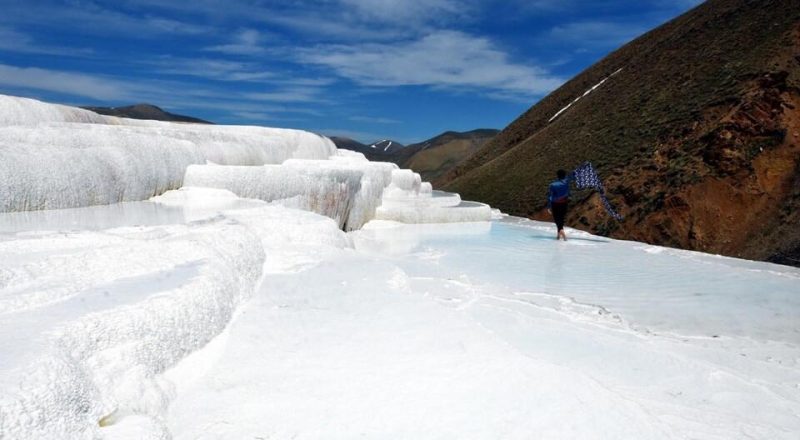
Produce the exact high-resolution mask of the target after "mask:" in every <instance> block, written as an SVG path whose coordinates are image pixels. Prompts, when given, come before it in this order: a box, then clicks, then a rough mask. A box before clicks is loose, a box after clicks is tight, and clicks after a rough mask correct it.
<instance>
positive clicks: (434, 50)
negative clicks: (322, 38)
mask: <svg viewBox="0 0 800 440" xmlns="http://www.w3.org/2000/svg"><path fill="white" fill-rule="evenodd" d="M300 59H301V60H302V61H305V62H307V63H312V64H318V65H323V66H327V67H329V68H331V69H333V70H334V71H335V72H336V73H337V74H339V75H341V76H342V77H345V78H349V79H351V80H353V81H355V82H358V83H360V84H363V85H367V86H402V85H425V86H434V87H447V88H452V87H459V88H464V87H467V88H477V89H486V90H487V91H503V92H509V93H515V94H522V95H526V96H535V95H542V94H545V93H547V92H549V91H551V90H553V89H554V88H556V87H557V86H559V85H560V84H561V83H562V80H561V79H560V78H557V77H554V76H552V75H550V74H548V73H547V72H546V71H545V70H543V69H541V68H538V67H535V66H530V65H526V64H522V63H515V62H513V61H512V60H511V59H510V57H509V56H508V54H506V53H505V52H503V51H501V50H500V49H498V48H497V47H495V46H494V45H493V44H492V42H491V41H490V40H488V39H487V38H482V37H474V36H471V35H468V34H465V33H462V32H457V31H437V32H434V33H431V34H429V35H427V36H425V37H423V38H421V39H417V40H412V41H408V42H404V43H400V44H363V45H354V46H344V45H331V46H320V47H317V48H314V49H308V50H304V51H302V52H301V53H300Z"/></svg>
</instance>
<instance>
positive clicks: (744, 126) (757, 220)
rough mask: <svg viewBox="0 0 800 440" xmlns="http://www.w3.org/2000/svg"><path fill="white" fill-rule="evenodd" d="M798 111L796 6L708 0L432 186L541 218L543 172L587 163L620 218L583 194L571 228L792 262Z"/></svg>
mask: <svg viewBox="0 0 800 440" xmlns="http://www.w3.org/2000/svg"><path fill="white" fill-rule="evenodd" d="M620 69H621V70H620ZM615 72H617V73H616V74H614V73H615ZM612 74H613V76H611V75H612ZM609 76H611V77H610V78H609ZM605 78H608V79H607V81H605V82H604V83H602V84H601V85H599V86H598V87H597V88H596V89H595V90H594V91H592V92H591V93H589V94H588V95H586V96H583V97H582V98H581V99H580V100H578V101H577V102H574V104H572V105H571V106H570V107H569V108H568V109H566V110H565V111H563V112H562V113H560V114H559V115H558V117H557V118H555V119H554V120H553V121H552V122H549V120H550V119H551V118H552V117H553V116H554V115H556V114H557V113H558V112H559V110H561V109H563V108H564V107H566V106H567V105H568V104H570V103H571V102H573V101H574V100H575V98H577V97H579V96H581V95H583V94H584V92H585V91H587V90H589V89H590V88H592V87H593V86H595V85H597V84H598V83H600V82H601V81H602V80H603V79H605ZM798 112H800V2H798V0H760V1H753V0H709V1H707V2H706V3H704V4H702V5H700V6H698V7H697V8H695V9H694V10H692V11H690V12H688V13H686V14H684V15H683V16H681V17H678V18H677V19H675V20H673V21H671V22H669V23H667V24H665V25H663V26H661V27H659V28H657V29H655V30H653V31H651V32H648V33H647V34H645V35H643V36H642V37H640V38H638V39H636V40H634V41H633V42H631V43H629V44H627V45H625V46H624V47H622V48H621V49H619V50H617V51H616V52H614V53H612V54H610V55H608V56H607V57H606V58H604V59H603V60H601V61H600V62H598V63H597V64H595V65H594V66H592V67H590V68H589V69H587V70H586V71H584V72H582V73H581V74H579V75H578V76H576V77H575V78H573V79H572V80H571V81H569V82H568V83H566V84H565V85H564V86H562V87H561V88H559V89H558V90H556V91H555V92H553V93H552V94H550V95H549V96H547V97H546V98H544V99H543V100H542V101H541V102H539V103H538V104H536V105H535V106H533V107H532V108H531V109H530V110H528V111H527V112H526V113H525V114H523V115H522V116H521V117H520V118H518V119H517V120H516V121H514V122H513V123H512V124H511V125H509V126H508V127H507V128H506V129H505V130H503V131H502V132H501V133H500V134H499V135H498V136H496V137H495V138H494V139H493V140H492V141H491V142H489V143H487V145H486V146H484V147H483V148H482V149H480V150H479V151H478V152H476V153H475V154H474V155H472V156H471V157H470V158H468V159H467V160H466V161H464V162H463V163H462V165H460V166H458V167H457V168H456V169H454V170H452V171H451V172H450V173H448V174H447V175H445V176H443V177H442V178H440V179H438V180H437V181H435V182H434V183H435V184H438V186H444V187H445V188H446V189H449V190H453V191H458V192H460V193H461V194H462V196H464V197H465V198H469V199H476V200H480V201H484V202H487V203H490V204H492V205H494V206H495V207H498V208H500V209H502V210H503V211H506V212H509V213H512V214H516V215H522V216H530V217H534V218H539V219H548V216H547V215H546V212H545V211H544V209H543V208H544V205H545V201H546V200H545V196H546V189H547V184H548V183H549V182H550V181H551V180H552V176H553V174H554V171H555V170H556V169H557V168H565V169H570V168H574V167H575V166H577V165H579V164H580V163H582V162H583V161H585V160H590V161H592V162H593V163H594V165H595V166H596V167H597V168H598V169H599V171H600V173H601V176H602V177H603V178H604V180H605V184H606V188H607V189H608V191H609V192H610V194H611V199H612V202H613V203H614V204H615V205H617V206H618V207H619V208H620V211H621V212H622V213H623V214H624V215H625V216H626V220H625V221H624V222H622V223H617V222H615V221H613V220H610V219H609V217H608V216H607V215H605V214H604V213H603V211H602V208H601V206H600V205H599V201H598V198H597V196H596V195H595V194H593V193H591V192H580V193H576V194H575V195H574V197H573V200H574V203H573V208H572V210H571V213H570V216H569V217H568V221H569V222H570V223H571V224H573V225H575V226H578V227H582V228H584V229H589V230H592V231H594V232H598V233H601V234H606V235H611V236H613V237H617V238H626V239H634V240H640V241H645V242H650V243H656V244H663V245H668V246H674V247H681V248H686V249H695V250H701V251H706V252H716V253H722V254H726V255H733V256H741V257H745V258H752V259H769V260H772V261H776V262H782V263H789V264H800V134H799V132H800V123H798V121H800V116H799V115H798Z"/></svg>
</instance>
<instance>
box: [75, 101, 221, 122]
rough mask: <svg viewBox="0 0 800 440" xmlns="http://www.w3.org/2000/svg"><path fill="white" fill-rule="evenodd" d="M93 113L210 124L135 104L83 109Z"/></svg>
mask: <svg viewBox="0 0 800 440" xmlns="http://www.w3.org/2000/svg"><path fill="white" fill-rule="evenodd" d="M83 108H85V109H86V110H91V111H93V112H95V113H100V114H101V115H107V116H119V117H122V118H130V119H148V120H153V121H171V122H192V123H195V124H211V122H208V121H204V120H202V119H198V118H193V117H191V116H183V115H176V114H174V113H170V112H167V111H164V110H162V109H161V108H159V107H156V106H154V105H152V104H135V105H129V106H126V107H83Z"/></svg>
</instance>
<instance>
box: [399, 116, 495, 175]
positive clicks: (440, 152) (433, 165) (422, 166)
mask: <svg viewBox="0 0 800 440" xmlns="http://www.w3.org/2000/svg"><path fill="white" fill-rule="evenodd" d="M499 132H500V130H495V129H486V128H484V129H478V130H472V131H468V132H463V133H460V132H455V131H447V132H444V133H442V134H440V135H438V136H435V137H433V138H431V139H428V140H427V141H424V142H420V143H418V144H413V145H409V146H407V147H406V148H405V149H403V150H402V151H399V152H398V154H397V158H396V160H395V161H394V162H395V163H397V164H398V165H399V166H400V167H401V168H410V169H412V170H414V171H415V172H417V173H420V175H421V176H422V178H423V180H432V179H435V178H438V177H439V176H441V175H442V174H444V173H446V172H447V171H449V170H450V169H451V168H453V167H454V166H456V165H457V164H459V163H460V162H461V161H462V160H464V159H466V158H467V157H469V155H471V154H472V153H474V152H475V151H477V150H478V149H479V148H480V147H482V146H483V145H484V144H485V143H486V142H488V141H489V140H490V139H491V138H492V137H494V136H495V135H496V134H497V133H499Z"/></svg>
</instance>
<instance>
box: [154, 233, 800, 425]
mask: <svg viewBox="0 0 800 440" xmlns="http://www.w3.org/2000/svg"><path fill="white" fill-rule="evenodd" d="M569 233H570V237H571V240H570V241H568V242H566V243H561V242H557V241H556V240H554V236H555V231H554V229H553V227H552V226H551V225H548V224H543V223H538V222H529V221H527V220H520V219H514V218H506V219H505V220H503V221H497V222H492V223H488V222H479V223H462V224H448V225H402V224H400V223H395V222H385V221H376V222H371V223H370V224H368V225H367V227H366V228H365V229H364V230H362V231H358V232H354V233H351V234H350V235H351V236H352V237H353V239H354V241H355V247H356V251H357V252H355V253H353V252H345V253H342V254H339V255H336V256H335V257H334V259H333V260H325V261H323V262H322V263H321V264H320V265H318V266H315V267H313V268H311V269H309V270H308V271H305V272H302V273H298V274H288V275H287V274H274V275H272V276H268V277H266V278H265V280H264V284H263V285H262V287H261V290H260V292H259V293H258V294H257V295H256V296H255V298H254V299H253V300H252V301H251V302H249V303H248V304H247V305H246V306H244V308H243V311H242V315H241V316H240V317H239V318H238V319H237V320H236V321H235V322H234V323H233V324H232V325H231V327H230V329H229V333H227V335H226V340H225V343H224V345H223V346H217V347H214V349H213V353H207V354H205V356H206V358H207V357H208V356H212V355H213V356H214V357H215V358H216V359H217V360H216V362H215V363H214V366H213V367H212V368H211V369H210V370H209V371H208V372H207V373H206V374H205V375H204V376H203V377H201V378H195V380H193V381H192V382H191V383H184V384H183V385H182V387H181V388H182V389H184V390H185V391H183V392H180V393H178V397H177V399H176V400H175V402H173V404H172V406H171V407H170V410H169V417H168V426H169V428H170V430H171V432H172V433H173V434H174V435H175V437H176V438H178V439H182V438H187V439H188V438H246V437H264V438H270V437H273V438H298V439H304V438H309V439H311V438H353V437H365V438H443V437H446V438H451V437H452V438H519V439H526V438H564V439H574V438H586V439H597V438H608V439H619V438H636V439H672V438H700V439H730V438H784V439H791V438H794V435H795V433H796V432H797V430H798V429H800V419H799V418H798V410H800V389H799V388H800V387H799V386H798V384H800V370H798V366H797V360H798V356H799V355H800V350H799V349H798V342H800V341H799V340H798V336H797V335H798V325H800V304H798V295H800V292H798V288H797V284H798V283H797V282H798V279H800V271H798V270H797V269H793V268H787V267H781V266H775V265H771V264H764V263H755V262H747V261H741V260H733V259H727V258H720V257H714V256H708V255H701V254H696V253H690V252H683V251H676V250H670V249H664V248H657V247H652V246H646V245H641V244H638V243H632V242H620V241H613V240H608V239H605V238H602V237H594V236H590V235H588V234H585V233H580V232H578V231H569ZM676 273H678V274H681V275H682V276H675V274H676ZM684 277H685V278H684ZM762 287H764V288H765V289H766V290H769V291H770V293H768V294H767V295H764V294H763V293H764V292H765V291H766V290H764V289H762ZM696 293H700V294H699V295H698V294H696ZM751 313H752V314H753V316H749V315H750V314H751ZM776 317H777V319H776ZM198 362H199V361H195V360H192V359H191V358H190V359H189V360H187V361H186V362H185V363H183V364H181V365H180V366H179V367H178V369H177V370H176V371H175V372H174V373H173V374H174V375H175V376H181V373H182V372H183V371H190V370H191V369H193V368H196V367H197V366H198ZM197 414H203V416H202V418H200V419H198V417H197V416H196V415H197Z"/></svg>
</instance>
